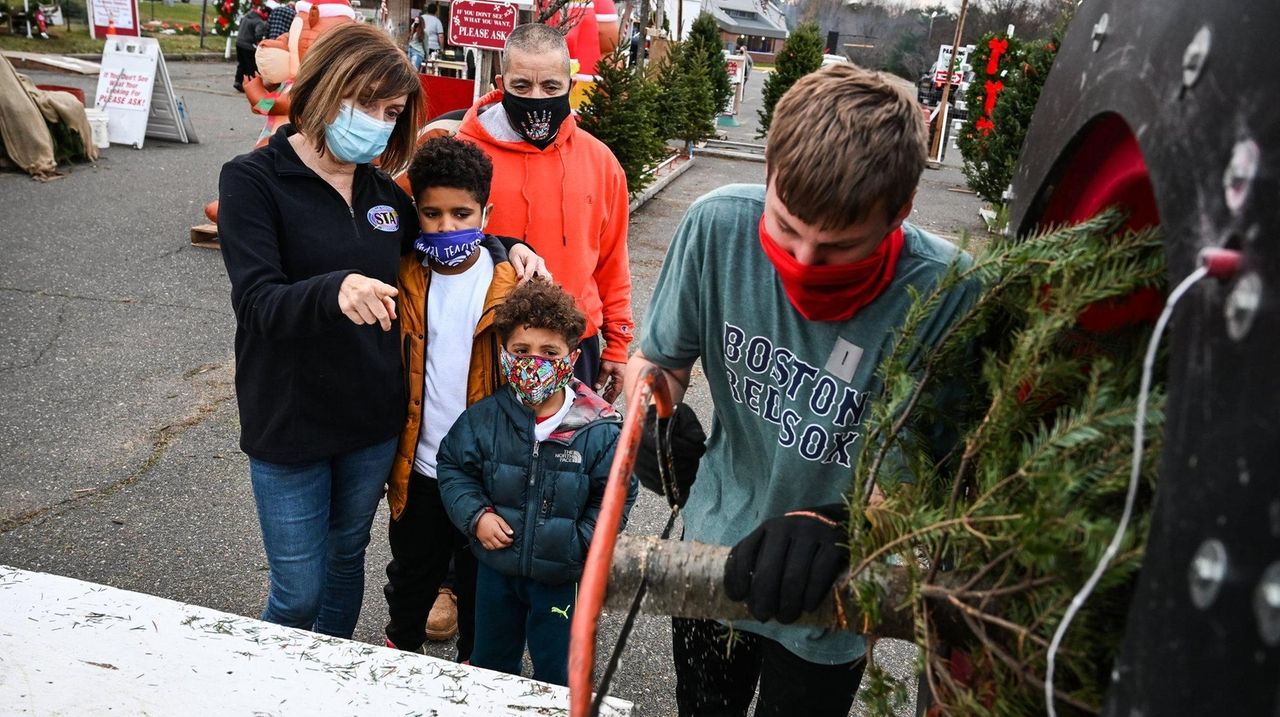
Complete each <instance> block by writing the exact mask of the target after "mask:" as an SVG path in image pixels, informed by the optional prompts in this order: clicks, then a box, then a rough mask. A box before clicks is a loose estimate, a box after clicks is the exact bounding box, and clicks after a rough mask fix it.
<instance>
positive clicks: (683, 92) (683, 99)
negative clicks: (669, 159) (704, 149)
mask: <svg viewBox="0 0 1280 717" xmlns="http://www.w3.org/2000/svg"><path fill="white" fill-rule="evenodd" d="M657 85H658V87H659V88H660V94H659V96H658V102H657V120H658V128H657V131H658V134H659V136H660V137H662V138H664V139H680V140H684V141H685V142H692V143H697V142H701V141H703V140H706V139H710V138H711V137H713V136H715V118H716V113H717V112H718V110H719V108H718V107H717V106H716V103H715V102H716V101H715V95H714V88H713V86H712V82H711V78H710V77H709V76H708V75H707V68H706V66H705V65H704V64H703V63H702V62H701V61H699V58H698V57H697V55H696V53H695V52H694V51H693V49H692V48H691V47H690V45H689V43H687V42H673V43H671V44H670V45H669V46H668V48H667V56H666V57H665V58H664V59H663V60H662V63H661V64H660V65H659V67H658V75H657Z"/></svg>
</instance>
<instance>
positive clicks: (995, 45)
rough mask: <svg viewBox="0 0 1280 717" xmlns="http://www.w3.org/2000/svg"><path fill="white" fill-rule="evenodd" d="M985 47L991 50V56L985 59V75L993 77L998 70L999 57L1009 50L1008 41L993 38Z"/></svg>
mask: <svg viewBox="0 0 1280 717" xmlns="http://www.w3.org/2000/svg"><path fill="white" fill-rule="evenodd" d="M987 47H989V48H990V49H991V56H990V57H988V58H987V74H988V75H994V74H996V70H998V69H999V65H1000V56H1001V55H1003V54H1004V53H1005V52H1006V51H1007V50H1008V49H1009V41H1008V40H1002V39H1000V38H998V37H993V38H991V39H990V40H988V41H987Z"/></svg>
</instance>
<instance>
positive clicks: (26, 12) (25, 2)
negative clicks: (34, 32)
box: [22, 0, 31, 40]
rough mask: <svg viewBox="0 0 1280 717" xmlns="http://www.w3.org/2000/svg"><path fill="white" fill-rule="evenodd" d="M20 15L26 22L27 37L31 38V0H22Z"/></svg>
mask: <svg viewBox="0 0 1280 717" xmlns="http://www.w3.org/2000/svg"><path fill="white" fill-rule="evenodd" d="M22 17H23V19H24V20H26V22H27V39H28V40H30V39H31V2H30V0H22Z"/></svg>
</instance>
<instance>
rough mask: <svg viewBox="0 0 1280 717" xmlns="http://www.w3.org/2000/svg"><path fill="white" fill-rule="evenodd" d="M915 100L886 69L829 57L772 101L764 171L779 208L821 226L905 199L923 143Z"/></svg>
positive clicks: (891, 210) (838, 224) (892, 211)
mask: <svg viewBox="0 0 1280 717" xmlns="http://www.w3.org/2000/svg"><path fill="white" fill-rule="evenodd" d="M925 136H926V135H925V127H924V121H923V119H922V118H921V113H920V109H919V105H917V104H916V100H915V98H914V97H913V96H912V95H911V94H910V93H909V92H908V91H907V89H906V88H905V87H902V86H900V85H899V83H898V82H897V81H895V80H894V79H893V78H891V77H890V76H888V75H886V74H884V73H881V72H873V71H871V70H866V69H863V68H861V67H858V66H857V65H854V64H851V63H847V62H842V63H836V64H833V65H830V66H827V67H824V68H822V69H821V70H818V71H817V72H814V73H811V74H809V75H806V76H804V77H802V78H800V79H799V80H798V81H796V83H795V84H794V85H792V86H791V89H789V90H787V93H786V94H785V95H783V96H782V99H781V100H779V101H778V105H777V107H775V108H774V110H773V121H772V124H771V126H770V128H769V143H768V146H767V148H766V149H765V162H766V165H765V176H766V178H767V181H771V182H773V189H774V193H775V194H776V195H777V196H778V199H780V200H781V201H782V203H783V205H785V206H786V208H787V211H788V212H790V213H791V214H793V215H795V216H796V217H797V218H799V219H800V220H801V221H803V222H805V223H806V224H813V225H817V226H818V227H820V228H822V229H826V230H830V229H838V228H842V227H847V226H849V225H851V224H855V223H857V222H860V221H862V220H863V219H865V218H866V217H867V216H868V215H869V214H870V213H871V212H872V211H881V212H885V213H886V214H887V215H888V216H889V218H892V217H893V216H894V215H896V214H897V213H898V210H900V209H902V207H903V206H904V205H906V203H907V202H908V201H910V199H911V195H912V193H913V192H915V189H916V184H917V183H918V182H919V181H920V173H921V172H922V171H924V163H925V157H926V153H927V150H926V149H925Z"/></svg>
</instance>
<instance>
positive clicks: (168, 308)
mask: <svg viewBox="0 0 1280 717" xmlns="http://www.w3.org/2000/svg"><path fill="white" fill-rule="evenodd" d="M233 69H234V68H233V66H232V65H230V64H221V63H213V64H210V63H171V64H170V65H169V70H170V73H171V75H172V76H173V78H174V84H175V90H176V91H177V92H178V94H181V95H183V96H184V97H185V100H186V104H187V107H188V109H189V112H190V114H191V117H192V121H193V124H194V126H195V128H196V131H197V134H198V137H199V140H200V142H199V143H198V144H193V145H179V144H173V143H169V142H163V141H153V140H148V141H147V142H146V144H145V146H144V148H143V149H141V150H135V149H132V148H128V147H123V146H112V147H111V148H109V149H107V150H105V151H104V153H103V156H102V158H101V159H100V160H99V161H98V163H97V164H96V165H76V166H75V167H73V168H71V169H70V171H69V172H68V175H67V176H66V177H64V178H62V179H60V180H58V181H54V182H50V183H43V184H42V183H37V182H33V181H31V180H30V179H28V178H27V177H26V176H25V175H21V174H17V173H13V172H6V173H2V174H0V256H2V257H3V260H2V261H0V301H3V302H4V305H5V306H4V310H3V311H0V337H2V338H0V396H3V399H2V400H0V563H2V564H8V565H13V566H17V567H21V568H24V569H29V570H39V571H46V572H51V573H56V574H60V575H67V576H72V577H76V578H80V579H83V580H89V581H93V582H99V583H105V584H108V585H112V586H116V587H120V588H124V589H128V590H136V591H140V592H145V593H150V594H154V595H159V596H162V597H166V598H171V599H175V600H180V601H184V602H190V603H196V604H200V605H205V606H208V607H212V608H215V609H219V610H224V611H228V612H232V613H236V614H240V615H246V616H256V615H257V614H258V613H259V612H260V611H261V608H262V605H263V602H264V600H265V596H266V588H267V569H266V560H265V557H264V555H263V552H262V546H261V541H260V536H259V533H258V525H257V518H256V514H255V510H254V503H253V497H252V494H251V491H250V487H249V481H248V465H247V460H246V458H245V456H244V455H243V454H242V453H240V451H239V449H238V447H237V441H238V430H239V426H238V420H237V414H236V405H235V401H234V393H233V384H232V376H233V373H232V372H233V360H232V337H233V333H234V327H235V319H234V317H233V316H232V313H231V307H230V302H229V299H228V288H229V285H228V282H227V278H226V273H225V271H224V269H223V265H222V262H221V259H220V258H219V256H218V254H217V252H216V251H211V250H207V249H200V248H195V247H192V246H191V245H190V244H189V243H188V239H187V234H188V229H189V227H190V226H191V225H193V224H197V223H201V222H203V221H204V220H203V217H202V215H201V213H200V208H201V206H202V205H203V204H204V203H205V202H206V201H208V200H210V199H212V198H213V197H214V195H215V193H216V183H217V175H218V170H219V168H220V166H221V165H222V163H223V162H225V161H226V160H227V159H229V158H231V157H232V156H234V155H236V154H239V153H242V152H245V151H248V149H249V148H250V147H251V146H252V144H253V142H254V139H255V138H256V136H257V134H258V132H259V130H260V129H261V121H260V120H259V119H258V118H257V117H255V116H254V115H252V114H250V113H249V111H248V107H247V104H246V103H245V101H244V100H243V97H242V96H241V95H239V94H237V93H236V92H235V91H234V90H233V89H232V88H231V78H232V73H233ZM28 74H30V75H31V76H32V77H33V78H34V79H35V80H36V81H37V82H41V83H43V82H52V83H56V84H63V85H74V86H79V87H82V88H84V89H87V90H90V91H91V90H92V88H93V86H94V84H95V79H94V78H85V77H75V76H68V75H62V74H52V73H42V72H30V73H28ZM763 77H764V73H762V72H756V73H753V75H752V77H751V81H750V84H749V86H748V92H747V101H746V104H745V108H744V110H745V111H744V116H743V120H744V121H743V123H742V125H741V126H739V127H735V128H731V129H729V130H727V131H728V134H729V135H730V136H731V137H733V138H735V139H742V140H744V141H746V140H749V139H750V137H751V136H752V135H753V134H754V129H753V126H752V125H753V124H754V120H753V119H752V118H753V117H754V107H755V105H756V104H758V98H759V93H760V83H761V82H762V80H763ZM953 155H955V160H954V161H958V153H954V152H953ZM763 178H764V165H763V164H760V163H755V162H747V161H733V160H726V159H716V158H709V157H707V158H699V159H697V160H695V162H694V165H693V166H692V167H691V168H690V169H689V170H688V171H687V172H686V173H685V174H683V175H682V176H681V177H679V178H678V179H677V180H676V181H675V182H673V183H672V184H671V185H670V186H669V187H667V188H666V189H665V190H664V191H663V192H661V193H660V194H658V195H657V196H656V197H655V198H654V199H653V200H651V201H650V202H649V203H647V204H646V205H645V206H644V207H643V208H642V209H641V210H640V211H638V212H637V213H636V214H635V215H634V216H633V218H632V224H631V234H630V240H629V241H630V250H631V260H632V274H633V282H634V286H635V293H634V297H633V305H634V307H635V310H636V314H637V318H638V320H639V321H640V322H641V323H643V320H644V310H645V307H646V305H647V302H648V298H649V295H650V292H651V290H652V286H653V282H654V280H655V279H656V276H657V271H658V269H659V267H660V266H661V262H662V258H663V256H664V254H665V250H666V246H667V244H668V242H669V241H670V238H671V233H672V231H673V230H674V228H675V225H676V222H677V221H678V220H679V218H680V216H681V215H682V213H683V212H684V210H685V208H686V207H687V206H688V205H689V203H690V202H691V201H693V199H695V198H696V197H698V196H700V195H701V194H703V193H705V192H706V191H709V190H711V189H714V188H716V187H718V186H721V185H723V184H726V183H729V182H741V181H755V182H761V181H763ZM977 208H978V200H977V199H976V198H975V197H974V196H973V195H972V194H970V193H967V192H966V191H964V190H963V179H962V178H961V176H960V173H959V171H958V170H957V169H956V167H955V166H952V165H948V166H945V167H943V168H942V169H941V170H936V171H927V172H926V174H925V177H924V179H923V180H922V183H921V188H920V191H919V194H918V196H917V200H916V211H915V213H914V214H913V217H912V221H914V222H916V223H917V224H919V225H921V226H922V227H924V228H926V229H930V230H932V231H936V232H938V233H940V234H943V235H946V236H949V237H957V236H959V235H961V234H962V233H965V232H974V231H978V230H979V227H980V223H979V222H978V219H977V216H976V211H977ZM696 376H697V372H696V371H695V377H696ZM696 382H697V379H696V378H695V384H696ZM691 402H692V403H693V404H694V407H695V409H696V410H698V412H699V413H700V414H701V415H704V416H708V415H710V405H709V403H708V398H707V395H706V392H705V391H704V390H696V389H695V391H694V392H693V394H692V398H691ZM665 511H666V507H665V503H664V502H663V501H662V500H661V499H659V498H658V497H656V496H653V495H648V494H646V495H644V496H642V498H641V500H640V502H639V503H638V505H637V507H636V510H635V512H634V514H633V519H632V523H631V528H630V530H632V531H635V532H639V533H647V534H656V533H657V532H658V531H659V530H660V529H661V527H662V524H663V521H664V520H665V517H666V515H665ZM385 533H386V512H385V511H381V512H380V515H379V518H378V521H377V523H376V524H375V527H374V537H373V540H372V541H371V545H370V549H369V554H368V580H367V585H366V601H365V606H364V612H363V614H362V617H361V620H360V624H359V626H358V628H357V630H356V635H355V637H356V639H357V640H362V641H367V642H375V643H380V642H381V641H382V625H383V622H384V619H385V608H384V603H383V598H382V595H381V586H382V581H383V575H382V568H383V567H384V566H385V564H386V562H387V560H388V559H389V556H388V551H387V549H386V541H385V538H384V536H385ZM2 619H3V618H2V617H0V620H2ZM618 622H619V621H618V618H617V616H610V618H609V619H608V620H607V621H606V624H605V626H604V629H603V631H602V642H603V643H604V644H606V645H607V644H612V640H613V639H614V636H615V635H616V630H617V627H618ZM629 645H630V646H629V648H628V650H627V652H626V653H625V655H624V658H623V666H622V669H621V671H620V673H619V676H618V678H617V680H616V682H615V685H614V687H613V689H612V693H613V694H615V695H617V696H619V697H622V698H624V699H627V700H631V701H633V702H634V703H636V705H637V707H638V708H639V709H638V714H643V715H667V714H674V712H675V708H674V697H673V695H674V676H673V674H672V668H671V663H670V636H669V623H668V621H667V620H666V619H660V618H645V617H642V618H641V619H640V620H639V622H638V624H637V627H636V629H635V632H634V633H633V635H632V637H631V641H630V643H629ZM430 647H431V654H435V655H437V656H441V657H448V656H449V655H450V653H451V650H450V648H449V646H447V645H440V644H434V645H431V646H430ZM877 655H878V657H879V659H880V660H881V661H882V662H883V663H884V664H885V665H886V666H889V667H890V668H891V669H892V671H894V672H895V674H900V675H903V676H906V675H908V674H909V673H910V672H911V669H912V666H911V662H912V660H913V655H914V648H912V647H910V646H909V645H907V644H905V643H900V642H895V641H882V642H881V643H880V645H879V648H878V651H877ZM911 681H912V682H914V678H912V679H911ZM903 709H904V713H907V712H909V710H910V706H904V708H903Z"/></svg>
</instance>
